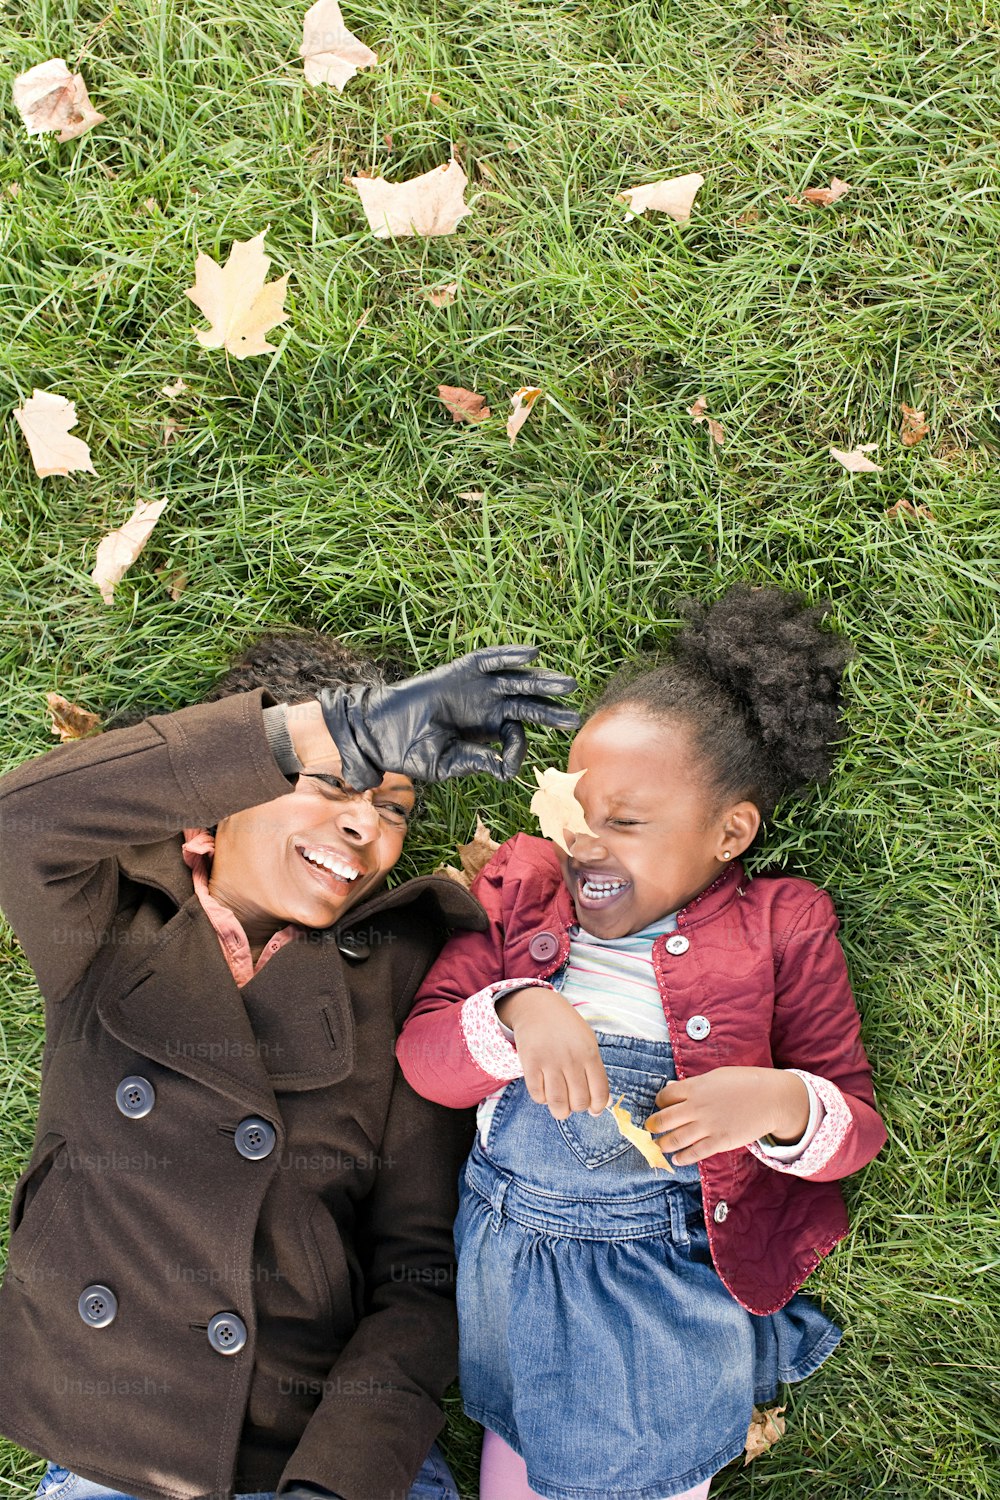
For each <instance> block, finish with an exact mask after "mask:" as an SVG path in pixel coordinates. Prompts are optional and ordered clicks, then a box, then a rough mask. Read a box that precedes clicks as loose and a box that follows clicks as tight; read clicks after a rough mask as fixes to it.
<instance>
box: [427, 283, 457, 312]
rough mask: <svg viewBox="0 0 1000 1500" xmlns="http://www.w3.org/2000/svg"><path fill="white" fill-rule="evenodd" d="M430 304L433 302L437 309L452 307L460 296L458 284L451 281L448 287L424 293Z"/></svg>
mask: <svg viewBox="0 0 1000 1500" xmlns="http://www.w3.org/2000/svg"><path fill="white" fill-rule="evenodd" d="M424 296H425V297H426V298H427V300H428V302H433V304H434V306H435V307H450V306H451V304H452V303H453V302H454V300H455V298H456V297H457V296H458V282H457V281H449V282H448V285H447V286H439V287H434V288H432V289H431V290H430V291H426V292H424Z"/></svg>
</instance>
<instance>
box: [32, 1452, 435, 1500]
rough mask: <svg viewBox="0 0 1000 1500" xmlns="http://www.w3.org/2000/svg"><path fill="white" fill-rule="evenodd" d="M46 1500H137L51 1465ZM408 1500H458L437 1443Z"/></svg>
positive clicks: (44, 1482) (254, 1499)
mask: <svg viewBox="0 0 1000 1500" xmlns="http://www.w3.org/2000/svg"><path fill="white" fill-rule="evenodd" d="M36 1494H37V1495H41V1496H44V1497H45V1500H134V1496H131V1495H123V1494H122V1492H121V1490H109V1489H107V1488H106V1487H105V1486H104V1485H103V1484H97V1483H96V1482H95V1481H94V1480H92V1479H81V1477H80V1475H79V1474H74V1473H73V1472H72V1470H71V1469H63V1468H60V1466H59V1465H58V1464H53V1463H50V1464H49V1466H48V1468H47V1469H46V1470H45V1473H44V1474H43V1475H42V1478H41V1482H40V1483H39V1486H38V1489H37V1491H36ZM233 1500H274V1491H273V1490H258V1491H256V1492H255V1493H254V1494H252V1495H235V1496H234V1497H233ZM408 1500H459V1496H458V1490H457V1488H456V1486H455V1481H454V1479H453V1478H452V1474H451V1470H450V1469H449V1467H448V1465H447V1464H446V1463H445V1460H444V1454H443V1453H442V1452H441V1449H440V1448H439V1447H438V1445H437V1443H432V1444H431V1451H430V1452H429V1453H428V1455H427V1457H426V1458H425V1459H424V1462H423V1465H422V1467H421V1469H420V1473H419V1474H418V1475H417V1477H416V1479H415V1480H414V1481H413V1488H412V1489H411V1490H410V1493H409V1497H408Z"/></svg>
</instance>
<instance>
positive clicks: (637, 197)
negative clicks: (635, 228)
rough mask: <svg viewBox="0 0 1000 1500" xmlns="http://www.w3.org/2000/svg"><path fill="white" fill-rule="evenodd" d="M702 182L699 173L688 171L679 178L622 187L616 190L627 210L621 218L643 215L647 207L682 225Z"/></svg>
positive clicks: (626, 218) (686, 219)
mask: <svg viewBox="0 0 1000 1500" xmlns="http://www.w3.org/2000/svg"><path fill="white" fill-rule="evenodd" d="M704 181H705V179H704V177H703V176H702V175H701V173H700V172H688V173H686V174H685V176H683V177H667V178H664V179H663V180H662V181H660V182H647V183H646V184H645V185H644V186H642V187H631V188H626V189H625V191H624V192H622V193H619V194H618V196H619V198H624V199H625V200H626V201H627V202H628V204H629V208H630V210H631V212H630V213H627V214H626V215H625V221H626V223H627V222H628V220H629V219H634V218H635V216H636V214H644V213H645V212H646V210H647V209H648V208H652V209H654V210H656V211H658V212H659V213H664V214H669V215H670V217H671V218H672V219H673V220H674V222H675V223H677V224H686V223H687V221H688V220H689V219H690V217H691V208H692V206H693V204H694V200H695V197H696V195H697V192H698V189H699V188H700V187H701V185H702V183H703V182H704Z"/></svg>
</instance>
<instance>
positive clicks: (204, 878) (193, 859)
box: [181, 828, 306, 988]
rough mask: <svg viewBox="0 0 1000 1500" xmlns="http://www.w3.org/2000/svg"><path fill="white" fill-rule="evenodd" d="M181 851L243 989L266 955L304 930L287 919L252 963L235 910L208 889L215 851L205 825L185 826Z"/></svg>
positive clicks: (244, 934)
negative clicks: (286, 922) (287, 921)
mask: <svg viewBox="0 0 1000 1500" xmlns="http://www.w3.org/2000/svg"><path fill="white" fill-rule="evenodd" d="M181 852H182V854H183V855H184V862H185V864H186V865H187V866H188V868H189V869H190V871H191V874H192V876H193V878H194V888H195V892H196V894H197V896H198V900H199V901H200V902H201V904H202V906H203V907H204V908H205V912H206V914H207V916H208V920H209V921H210V922H211V924H212V926H213V927H214V928H215V931H216V932H217V934H218V937H219V942H220V944H221V946H222V951H223V953H224V954H225V958H226V962H227V964H228V965H229V971H230V973H231V974H232V976H233V978H234V979H235V981H236V983H237V985H238V986H239V987H240V988H242V987H243V985H245V984H246V983H247V981H248V980H250V979H252V978H253V977H254V975H255V974H256V973H257V972H258V970H259V969H261V968H263V966H264V964H266V963H267V961H268V959H269V958H273V957H274V955H275V954H276V953H277V951H278V949H279V948H283V947H284V946H285V944H286V943H290V942H291V941H292V939H293V938H296V937H298V935H299V933H300V932H305V931H306V929H305V928H304V927H302V926H300V925H299V924H298V923H297V922H289V923H288V925H287V926H286V927H282V929H281V931H280V932H276V933H275V934H274V936H273V937H272V938H271V939H270V940H269V941H268V942H267V943H266V944H265V945H264V948H263V950H262V951H261V955H260V957H259V958H258V960H257V962H256V963H254V961H253V957H252V955H251V952H250V942H249V939H248V938H247V935H246V933H245V932H244V930H243V926H242V924H241V922H240V920H239V918H238V917H237V916H236V914H235V912H232V911H230V909H229V907H228V906H223V904H222V902H221V901H219V900H217V899H216V897H215V896H213V895H212V893H211V891H210V890H209V888H208V882H209V876H210V873H211V863H212V856H213V855H214V854H215V838H214V836H213V835H212V834H211V833H209V831H208V829H207V828H185V830H184V844H183V847H182V850H181Z"/></svg>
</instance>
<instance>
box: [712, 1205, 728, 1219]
mask: <svg viewBox="0 0 1000 1500" xmlns="http://www.w3.org/2000/svg"><path fill="white" fill-rule="evenodd" d="M728 1217H729V1204H728V1203H717V1204H716V1205H715V1212H714V1213H713V1215H712V1218H713V1219H714V1220H715V1222H716V1224H724V1223H725V1222H726V1220H727V1218H728Z"/></svg>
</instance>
